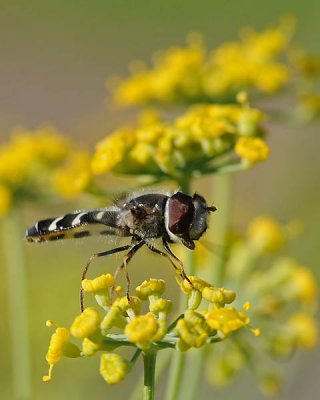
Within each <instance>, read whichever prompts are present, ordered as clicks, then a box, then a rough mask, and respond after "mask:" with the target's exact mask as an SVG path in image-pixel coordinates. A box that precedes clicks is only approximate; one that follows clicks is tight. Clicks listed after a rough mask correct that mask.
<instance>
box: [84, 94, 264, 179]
mask: <svg viewBox="0 0 320 400" xmlns="http://www.w3.org/2000/svg"><path fill="white" fill-rule="evenodd" d="M240 98H241V97H240ZM263 118H264V115H263V114H262V113H261V112H260V111H259V110H257V109H254V108H251V107H250V106H249V105H248V103H246V102H243V103H242V104H234V105H198V106H194V107H191V108H190V109H189V110H188V111H187V112H186V113H185V114H184V115H182V116H180V117H178V118H177V119H176V120H175V121H173V123H171V124H169V123H165V122H162V121H160V120H155V119H153V120H152V121H151V122H149V123H146V124H144V125H141V126H140V127H138V128H137V129H132V130H129V129H123V130H119V131H117V132H114V133H113V134H111V135H109V136H107V137H106V138H105V139H104V140H102V141H101V142H99V143H98V145H97V148H96V153H95V155H94V157H93V160H92V170H93V172H94V173H95V174H102V173H106V172H115V173H125V174H144V175H147V174H149V175H155V176H163V175H164V176H169V177H175V178H179V176H186V175H190V176H192V174H194V175H196V174H199V173H205V171H206V170H207V169H208V168H209V167H210V166H211V162H212V161H214V160H215V159H216V158H217V157H219V156H221V155H227V156H228V155H229V158H230V157H234V153H233V150H235V152H236V153H237V154H238V155H239V156H240V158H241V159H247V160H248V161H249V162H250V163H251V164H252V163H254V162H257V161H262V160H265V159H266V158H267V156H268V152H269V151H268V147H267V145H266V143H265V142H264V141H263V140H262V139H261V135H262V134H263V130H262V127H261V122H262V120H263ZM257 136H260V137H257ZM224 163H226V161H225V160H224ZM217 167H218V164H217Z"/></svg>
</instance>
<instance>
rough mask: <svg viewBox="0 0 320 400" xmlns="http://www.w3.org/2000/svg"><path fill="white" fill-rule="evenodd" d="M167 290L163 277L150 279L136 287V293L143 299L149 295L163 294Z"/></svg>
mask: <svg viewBox="0 0 320 400" xmlns="http://www.w3.org/2000/svg"><path fill="white" fill-rule="evenodd" d="M165 290H166V283H165V281H164V280H163V279H153V278H151V279H149V280H148V281H144V282H143V283H142V284H141V285H139V286H138V287H137V288H136V294H137V296H138V297H139V299H141V300H147V298H148V297H149V296H161V295H162V294H163V292H164V291H165Z"/></svg>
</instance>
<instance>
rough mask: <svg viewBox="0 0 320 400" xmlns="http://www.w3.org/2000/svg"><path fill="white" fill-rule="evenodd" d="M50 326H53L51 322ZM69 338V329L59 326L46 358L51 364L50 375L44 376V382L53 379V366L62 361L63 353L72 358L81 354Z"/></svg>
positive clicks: (51, 340)
mask: <svg viewBox="0 0 320 400" xmlns="http://www.w3.org/2000/svg"><path fill="white" fill-rule="evenodd" d="M49 322H50V321H49ZM48 326H51V324H50V323H48ZM68 339H69V331H68V329H66V328H61V327H58V328H57V329H56V331H55V333H54V334H53V335H52V336H51V339H50V344H49V349H48V352H47V354H46V360H47V362H48V364H49V373H48V375H45V376H43V378H42V380H43V381H44V382H49V381H50V380H51V378H52V369H53V366H54V365H55V364H57V363H58V362H59V361H60V359H61V357H62V355H65V356H67V357H72V358H74V357H79V356H80V350H79V348H78V347H77V346H75V345H74V344H72V343H70V342H68Z"/></svg>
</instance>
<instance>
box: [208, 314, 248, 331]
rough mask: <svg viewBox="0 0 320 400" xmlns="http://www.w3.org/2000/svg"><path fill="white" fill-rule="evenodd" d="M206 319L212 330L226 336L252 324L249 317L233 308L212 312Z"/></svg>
mask: <svg viewBox="0 0 320 400" xmlns="http://www.w3.org/2000/svg"><path fill="white" fill-rule="evenodd" d="M205 318H206V321H207V324H208V325H209V326H210V328H211V329H214V330H217V331H219V332H221V333H222V334H223V335H224V336H227V335H229V334H230V333H231V332H233V331H237V330H239V329H240V328H242V327H245V326H247V325H248V324H249V322H250V319H249V317H248V316H246V315H245V314H244V313H243V312H241V311H237V310H236V309H235V308H233V307H226V308H217V309H215V310H211V311H209V312H208V313H207V314H206V315H205Z"/></svg>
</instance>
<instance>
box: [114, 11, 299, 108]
mask: <svg viewBox="0 0 320 400" xmlns="http://www.w3.org/2000/svg"><path fill="white" fill-rule="evenodd" d="M293 28H294V20H293V18H292V17H289V16H287V17H284V18H283V19H282V20H281V21H280V23H279V25H278V26H277V27H274V28H269V29H266V30H265V31H263V32H261V33H258V32H255V31H254V30H253V29H245V30H243V31H242V32H241V35H240V40H239V41H234V42H227V43H225V44H222V45H221V46H219V47H217V48H215V49H213V50H211V51H208V50H207V49H206V48H205V46H204V44H203V41H202V38H201V36H200V35H199V34H193V35H190V36H189V37H188V44H187V46H186V47H173V48H169V49H168V50H167V51H164V52H160V53H158V54H157V55H156V57H154V65H153V66H152V67H151V68H150V69H148V68H147V67H146V66H145V65H144V64H143V63H135V65H133V68H132V74H131V76H130V77H129V78H127V79H124V80H121V79H117V80H113V82H111V83H113V85H111V87H112V86H113V90H114V97H115V99H116V101H117V103H119V104H121V105H145V104H150V103H160V104H173V103H190V102H199V101H208V100H209V101H218V102H219V101H223V100H225V99H230V98H232V99H234V96H235V94H236V93H237V92H238V91H239V90H241V89H248V88H254V89H256V90H258V91H261V92H263V93H273V92H275V91H277V90H279V89H281V88H282V87H283V86H284V85H285V84H286V83H287V81H288V78H289V70H288V67H287V65H286V64H285V63H284V62H282V60H281V58H282V57H281V56H282V55H283V54H284V53H285V52H286V50H287V48H288V45H289V42H290V39H291V36H292V31H293Z"/></svg>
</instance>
